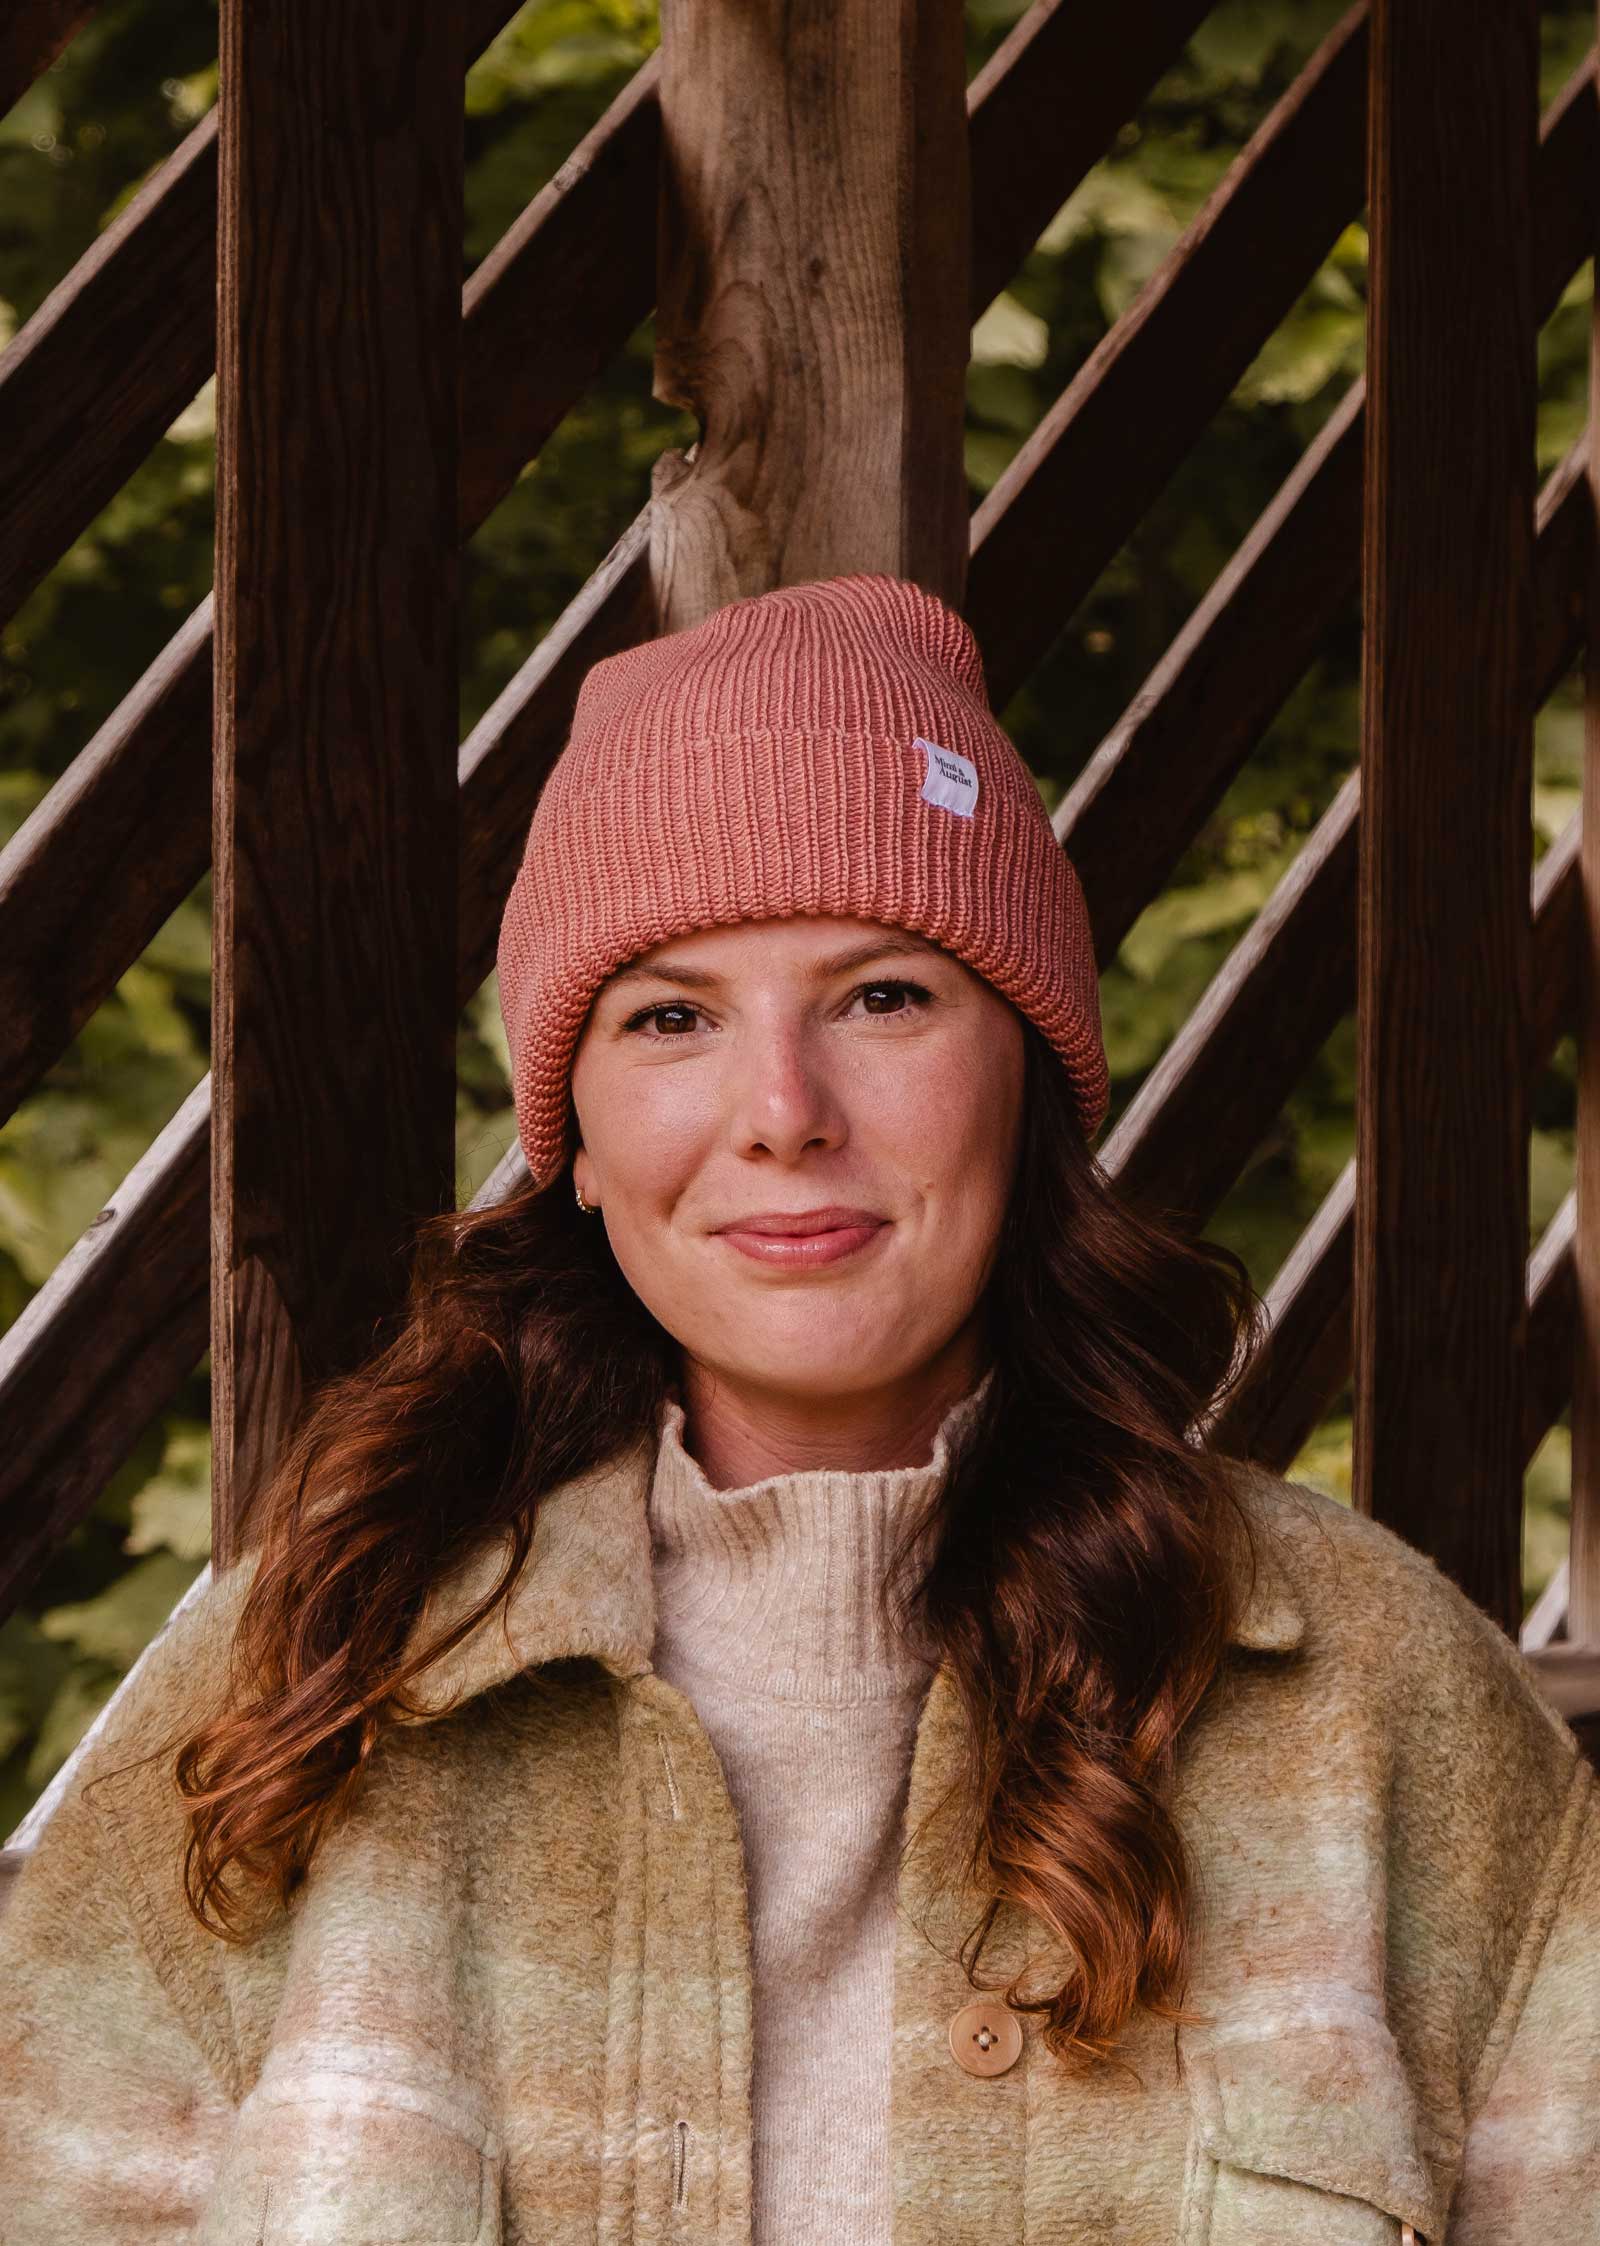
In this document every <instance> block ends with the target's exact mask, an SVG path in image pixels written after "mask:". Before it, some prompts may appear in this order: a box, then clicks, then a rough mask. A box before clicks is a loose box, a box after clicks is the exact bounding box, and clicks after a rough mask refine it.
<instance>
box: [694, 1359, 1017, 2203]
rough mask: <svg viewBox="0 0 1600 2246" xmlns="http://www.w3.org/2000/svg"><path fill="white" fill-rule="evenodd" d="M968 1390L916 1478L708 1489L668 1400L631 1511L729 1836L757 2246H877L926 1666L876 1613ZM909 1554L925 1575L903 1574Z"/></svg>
mask: <svg viewBox="0 0 1600 2246" xmlns="http://www.w3.org/2000/svg"><path fill="white" fill-rule="evenodd" d="M993 1378H994V1375H993V1374H992V1373H986V1374H985V1375H984V1376H983V1378H982V1379H981V1380H980V1381H979V1382H978V1384H977V1386H976V1387H974V1388H973V1389H971V1390H970V1391H969V1392H968V1394H967V1395H966V1396H964V1397H962V1398H961V1399H960V1400H959V1401H958V1402H956V1403H954V1404H952V1405H951V1407H950V1409H949V1410H948V1412H947V1413H946V1414H945V1416H944V1419H943V1420H942V1421H941V1423H940V1426H939V1428H938V1431H937V1433H936V1435H935V1437H934V1442H933V1451H932V1456H931V1457H930V1458H928V1459H926V1460H924V1461H923V1462H922V1463H921V1464H920V1465H917V1466H898V1467H885V1468H880V1469H877V1470H869V1471H855V1470H847V1469H845V1468H840V1467H819V1468H814V1469H811V1470H809V1471H794V1472H789V1473H778V1474H768V1475H766V1476H764V1477H763V1478H762V1479H761V1480H760V1481H757V1482H749V1483H746V1484H745V1485H744V1486H743V1487H741V1488H739V1489H728V1490H722V1489H714V1488H713V1487H712V1485H711V1484H710V1482H708V1480H707V1479H706V1476H705V1472H704V1469H703V1468H702V1467H701V1466H700V1464H699V1461H698V1460H697V1459H695V1458H694V1457H693V1455H692V1454H691V1453H690V1452H689V1451H687V1450H686V1449H685V1448H684V1443H683V1434H684V1413H683V1406H682V1404H681V1402H679V1401H677V1400H676V1399H675V1398H674V1399H670V1400H669V1401H668V1403H667V1404H666V1406H665V1408H664V1410H663V1413H662V1419H661V1426H660V1440H659V1443H658V1446H657V1453H656V1467H655V1473H654V1476H653V1478H652V1482H651V1489H650V1497H649V1512H650V1527H651V1537H652V1548H653V1555H654V1576H655V1591H656V1638H655V1645H654V1648H653V1651H652V1656H651V1658H652V1660H653V1662H654V1665H655V1671H656V1674H657V1676H659V1677H661V1678H662V1679H663V1680H664V1681H665V1682H666V1683H667V1684H670V1685H673V1686H675V1687H676V1688H677V1689H678V1690H679V1691H680V1692H682V1693H684V1694H685V1695H686V1697H687V1698H688V1699H689V1701H690V1703H691V1704H692V1706H693V1708H694V1710H695V1713H696V1714H697V1715H698V1716H699V1718H700V1721H701V1722H702V1723H703V1724H704V1726H705V1728H706V1732H707V1735H708V1737H709V1738H710V1740H711V1744H712V1746H713V1747H714V1748H715V1750H716V1754H717V1760H718V1761H719V1763H720V1764H721V1766H722V1770H723V1774H724V1776H725V1777H726V1779H727V1782H728V1790H729V1793H730V1795H731V1797H732V1799H733V1803H734V1808H735V1811H736V1813H737V1815H738V1820H739V1829H740V1834H741V1838H742V1842H743V1848H744V1859H745V1872H746V1880H747V1886H748V1896H749V1917H750V1948H751V1974H752V1980H753V1988H754V2002H753V2010H754V2053H755V2057H754V2082H753V2086H752V2115H751V2124H752V2136H753V2162H752V2182H751V2190H752V2238H753V2241H754V2246H890V2241H891V2239H892V2237H893V2232H894V2199H893V2189H892V2163H891V2159H890V2138H889V2090H890V2082H891V2078H892V2074H893V2031H894V1937H895V1900H896V1896H895V1890H896V1880H897V1875H898V1854H899V1846H898V1844H899V1839H900V1825H901V1817H902V1814H903V1812H904V1808H905V1800H906V1788H907V1783H908V1780H909V1778H910V1774H911V1750H912V1745H913V1741H914V1739H915V1736H916V1727H917V1717H918V1715H919V1714H920V1712H921V1709H922V1704H923V1701H924V1699H925V1698H926V1695H927V1691H928V1686H929V1684H930V1682H931V1681H932V1677H933V1673H934V1669H935V1667H936V1665H937V1660H938V1650H937V1648H936V1647H935V1646H934V1645H933V1644H931V1643H930V1642H929V1641H928V1640H927V1639H926V1638H925V1637H924V1636H923V1634H922V1632H921V1629H920V1627H919V1624H918V1622H917V1619H916V1618H915V1617H913V1618H912V1619H911V1621H910V1623H909V1625H908V1626H907V1627H906V1628H904V1629H896V1628H895V1627H893V1617H892V1614H891V1613H890V1612H889V1610H888V1608H887V1605H886V1601H885V1598H884V1592H885V1586H886V1584H887V1580H888V1574H889V1564H890V1560H891V1556H892V1553H893V1550H894V1547H895V1546H896V1544H897V1543H898V1541H899V1539H900V1538H901V1536H902V1535H905V1534H911V1533H916V1532H917V1531H919V1530H921V1531H926V1529H927V1528H928V1526H929V1525H930V1523H931V1521H932V1518H933V1515H934V1507H935V1503H936V1500H937V1498H938V1496H939V1494H940V1492H941V1490H942V1489H943V1487H944V1483H945V1479H946V1476H947V1474H948V1471H949V1464H950V1449H951V1445H952V1444H953V1443H954V1442H955V1440H956V1438H957V1436H958V1435H959V1434H961V1433H962V1432H963V1431H964V1430H965V1429H966V1428H967V1427H968V1426H969V1425H970V1424H971V1422H972V1420H973V1418H974V1417H975V1416H976V1414H977V1411H978V1408H979V1405H980V1404H981V1402H982V1399H983V1397H984V1394H985V1392H986V1390H987V1388H988V1386H989V1383H990V1382H991V1381H992V1380H993ZM921 1556H923V1557H925V1556H926V1555H925V1554H924V1555H921Z"/></svg>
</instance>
